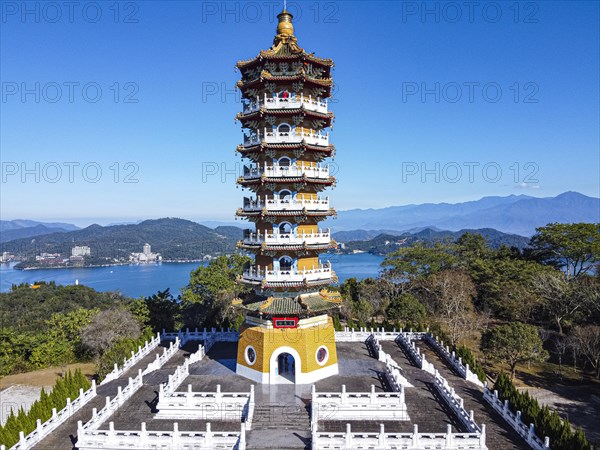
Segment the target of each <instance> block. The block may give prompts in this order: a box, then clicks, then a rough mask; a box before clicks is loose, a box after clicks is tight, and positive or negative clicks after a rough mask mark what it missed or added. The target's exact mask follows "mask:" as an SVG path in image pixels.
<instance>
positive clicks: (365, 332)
mask: <svg viewBox="0 0 600 450" xmlns="http://www.w3.org/2000/svg"><path fill="white" fill-rule="evenodd" d="M398 334H399V333H398V332H397V331H396V330H394V331H385V330H384V329H383V328H381V329H380V328H377V329H373V328H371V329H370V330H369V329H367V328H360V329H358V330H355V329H354V328H352V329H350V328H348V327H345V328H344V331H336V332H335V341H336V342H365V341H366V340H367V339H368V338H369V337H370V336H371V335H373V336H375V337H376V338H377V339H378V340H380V341H395V340H396V338H397V337H398Z"/></svg>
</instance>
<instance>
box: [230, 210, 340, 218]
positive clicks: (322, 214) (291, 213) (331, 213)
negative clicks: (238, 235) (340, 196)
mask: <svg viewBox="0 0 600 450" xmlns="http://www.w3.org/2000/svg"><path fill="white" fill-rule="evenodd" d="M235 215H236V216H238V217H244V218H247V219H249V220H250V219H253V218H261V217H269V216H270V217H302V218H304V217H329V216H337V212H336V210H335V209H333V208H330V209H329V210H328V211H300V210H295V211H265V210H263V211H243V210H242V209H241V208H238V210H237V211H236V213H235Z"/></svg>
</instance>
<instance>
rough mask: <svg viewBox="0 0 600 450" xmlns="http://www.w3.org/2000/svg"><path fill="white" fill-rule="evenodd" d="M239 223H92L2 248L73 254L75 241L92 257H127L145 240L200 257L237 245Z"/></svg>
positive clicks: (177, 255) (179, 255) (177, 254)
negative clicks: (215, 224)
mask: <svg viewBox="0 0 600 450" xmlns="http://www.w3.org/2000/svg"><path fill="white" fill-rule="evenodd" d="M242 233H243V232H242V230H241V229H240V228H236V227H217V228H215V229H211V228H208V227H205V226H204V225H200V224H198V223H196V222H191V221H189V220H184V219H175V218H165V219H157V220H145V221H143V222H141V223H139V224H133V225H113V226H105V227H103V226H101V225H96V224H94V225H90V226H89V227H86V228H83V229H80V230H75V231H61V232H55V233H51V234H44V235H41V236H35V237H29V238H22V239H16V240H12V241H10V242H3V243H1V244H0V248H1V249H2V251H7V252H9V253H13V254H21V255H28V256H29V257H33V256H34V255H37V254H40V253H42V252H45V253H61V254H62V255H63V256H64V255H66V256H69V255H70V254H71V248H72V247H73V246H75V245H87V246H89V247H90V248H91V254H92V257H93V258H110V259H127V258H128V257H129V254H130V253H133V252H141V251H142V246H143V245H144V244H145V243H150V244H151V246H152V251H153V252H155V253H160V254H161V255H162V256H163V258H164V259H168V260H175V259H181V260H185V259H200V258H202V257H203V256H205V255H215V254H217V253H227V252H231V251H233V250H234V249H235V244H236V243H237V241H238V240H239V239H240V238H241V237H242Z"/></svg>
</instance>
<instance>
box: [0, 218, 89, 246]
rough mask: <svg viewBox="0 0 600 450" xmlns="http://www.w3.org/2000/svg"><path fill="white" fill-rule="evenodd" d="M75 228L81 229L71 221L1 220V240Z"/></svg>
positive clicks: (62, 231) (61, 231)
mask: <svg viewBox="0 0 600 450" xmlns="http://www.w3.org/2000/svg"><path fill="white" fill-rule="evenodd" d="M74 230H79V227H77V226H75V225H73V224H71V223H63V222H37V221H35V220H22V219H17V220H0V242H8V241H12V240H14V239H21V238H28V237H34V236H40V235H43V234H50V233H64V232H65V231H74Z"/></svg>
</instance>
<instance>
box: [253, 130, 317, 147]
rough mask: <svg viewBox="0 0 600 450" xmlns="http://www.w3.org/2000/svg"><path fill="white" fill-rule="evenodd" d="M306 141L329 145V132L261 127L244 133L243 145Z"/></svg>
mask: <svg viewBox="0 0 600 450" xmlns="http://www.w3.org/2000/svg"><path fill="white" fill-rule="evenodd" d="M302 141H306V143H307V144H310V145H324V146H326V145H329V133H323V132H316V131H314V130H310V129H308V130H291V131H277V130H275V131H273V130H267V129H266V128H265V129H263V131H262V132H259V133H256V134H252V135H244V146H246V147H249V146H251V145H257V144H260V143H261V142H265V143H267V144H299V143H301V142H302Z"/></svg>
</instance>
